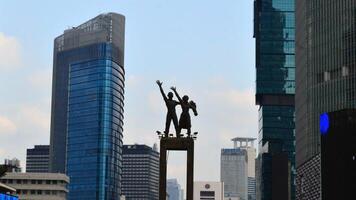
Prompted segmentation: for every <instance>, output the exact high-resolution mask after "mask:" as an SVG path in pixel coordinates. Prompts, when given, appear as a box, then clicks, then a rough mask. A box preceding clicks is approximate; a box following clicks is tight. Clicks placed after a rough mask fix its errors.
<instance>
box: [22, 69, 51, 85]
mask: <svg viewBox="0 0 356 200" xmlns="http://www.w3.org/2000/svg"><path fill="white" fill-rule="evenodd" d="M27 79H28V81H29V83H30V84H31V85H32V86H33V87H36V88H40V89H43V88H48V89H50V88H51V86H52V70H42V71H38V72H35V73H33V74H30V75H29V76H28V77H27Z"/></svg>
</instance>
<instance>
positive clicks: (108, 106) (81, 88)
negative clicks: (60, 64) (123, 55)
mask: <svg viewBox="0 0 356 200" xmlns="http://www.w3.org/2000/svg"><path fill="white" fill-rule="evenodd" d="M96 48H97V52H99V54H100V55H101V56H100V57H101V58H99V59H94V60H87V61H83V62H76V63H73V64H71V65H70V69H69V71H70V72H69V88H68V92H69V95H68V136H67V174H68V176H69V177H70V178H71V181H70V184H69V199H70V200H80V199H83V200H84V199H85V200H90V199H93V200H97V199H103V200H104V199H118V197H119V195H120V185H119V184H120V180H121V165H122V164H121V162H122V131H123V128H122V127H123V106H124V103H123V99H124V96H123V95H124V69H123V67H122V66H120V65H118V64H117V63H116V62H114V61H113V60H112V59H111V52H112V45H110V44H97V45H96Z"/></svg>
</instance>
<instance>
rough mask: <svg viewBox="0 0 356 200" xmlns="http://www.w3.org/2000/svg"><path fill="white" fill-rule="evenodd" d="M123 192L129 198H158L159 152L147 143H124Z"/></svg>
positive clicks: (154, 199) (156, 199)
mask: <svg viewBox="0 0 356 200" xmlns="http://www.w3.org/2000/svg"><path fill="white" fill-rule="evenodd" d="M122 158H123V160H122V163H123V168H122V184H121V185H122V194H123V195H124V196H125V198H126V199H127V200H134V199H147V200H158V195H159V153H158V152H157V149H156V150H154V148H151V147H149V146H146V145H138V144H135V145H124V147H123V157H122Z"/></svg>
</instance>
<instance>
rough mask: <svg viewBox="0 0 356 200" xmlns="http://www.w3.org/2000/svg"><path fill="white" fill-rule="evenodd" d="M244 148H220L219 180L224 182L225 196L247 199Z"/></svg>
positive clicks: (246, 172) (245, 154)
mask: <svg viewBox="0 0 356 200" xmlns="http://www.w3.org/2000/svg"><path fill="white" fill-rule="evenodd" d="M247 161H248V158H247V151H246V149H241V148H233V149H222V150H221V159H220V181H221V182H223V183H224V190H225V191H224V196H225V197H239V198H240V199H241V200H247V199H248V178H247V174H248V167H247V165H248V164H247Z"/></svg>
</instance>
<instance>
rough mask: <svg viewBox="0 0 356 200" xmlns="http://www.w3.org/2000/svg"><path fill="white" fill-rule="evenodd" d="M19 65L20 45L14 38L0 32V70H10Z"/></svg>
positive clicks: (20, 60) (20, 63) (20, 61)
mask: <svg viewBox="0 0 356 200" xmlns="http://www.w3.org/2000/svg"><path fill="white" fill-rule="evenodd" d="M21 65H22V59H21V44H20V43H19V42H18V40H17V39H16V38H15V37H11V36H7V35H5V34H4V33H1V32H0V70H12V69H16V68H18V67H20V66H21Z"/></svg>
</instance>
